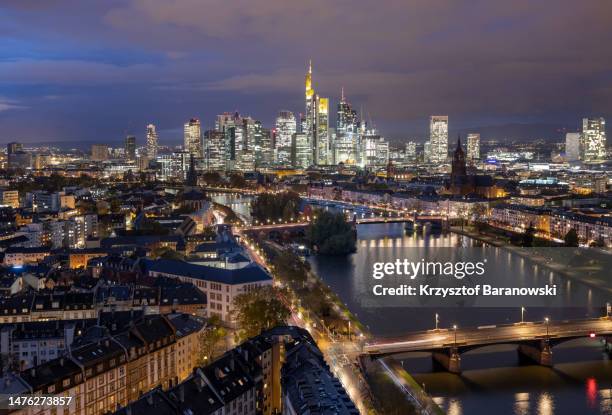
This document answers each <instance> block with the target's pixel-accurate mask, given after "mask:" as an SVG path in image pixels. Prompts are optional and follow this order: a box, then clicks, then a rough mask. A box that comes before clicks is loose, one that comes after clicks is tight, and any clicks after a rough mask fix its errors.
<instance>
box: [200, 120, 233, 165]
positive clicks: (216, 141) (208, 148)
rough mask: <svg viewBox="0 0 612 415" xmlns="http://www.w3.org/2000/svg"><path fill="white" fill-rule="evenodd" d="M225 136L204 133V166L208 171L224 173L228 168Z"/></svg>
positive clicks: (216, 132) (208, 132)
mask: <svg viewBox="0 0 612 415" xmlns="http://www.w3.org/2000/svg"><path fill="white" fill-rule="evenodd" d="M225 150H226V149H225V134H224V133H223V132H222V131H216V130H208V131H206V132H205V133H204V144H203V151H204V165H205V168H206V170H208V171H224V170H225V169H226V168H227V158H226V152H225Z"/></svg>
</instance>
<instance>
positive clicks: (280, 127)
mask: <svg viewBox="0 0 612 415" xmlns="http://www.w3.org/2000/svg"><path fill="white" fill-rule="evenodd" d="M275 127H276V130H275V143H274V162H275V163H276V164H281V165H284V166H287V165H289V164H291V146H292V139H293V134H295V133H296V132H297V123H296V121H295V116H294V115H293V113H292V112H291V111H281V112H279V114H278V117H276V123H275Z"/></svg>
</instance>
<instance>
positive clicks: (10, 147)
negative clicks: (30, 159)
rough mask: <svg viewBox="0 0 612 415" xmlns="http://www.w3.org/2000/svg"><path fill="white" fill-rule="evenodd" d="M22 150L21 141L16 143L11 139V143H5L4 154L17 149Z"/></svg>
mask: <svg viewBox="0 0 612 415" xmlns="http://www.w3.org/2000/svg"><path fill="white" fill-rule="evenodd" d="M21 150H23V145H22V144H21V143H17V142H15V141H13V142H12V143H8V144H7V145H6V154H13V153H17V152H18V151H21Z"/></svg>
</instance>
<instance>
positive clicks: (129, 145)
mask: <svg viewBox="0 0 612 415" xmlns="http://www.w3.org/2000/svg"><path fill="white" fill-rule="evenodd" d="M125 158H126V159H128V160H136V137H135V136H133V135H128V136H127V137H125Z"/></svg>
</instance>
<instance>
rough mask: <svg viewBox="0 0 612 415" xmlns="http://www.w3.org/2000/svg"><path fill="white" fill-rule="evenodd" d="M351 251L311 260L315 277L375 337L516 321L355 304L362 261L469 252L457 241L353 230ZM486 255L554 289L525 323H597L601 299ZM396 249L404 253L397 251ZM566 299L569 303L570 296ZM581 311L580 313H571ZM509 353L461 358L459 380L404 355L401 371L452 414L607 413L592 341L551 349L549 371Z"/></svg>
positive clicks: (509, 313) (601, 358)
mask: <svg viewBox="0 0 612 415" xmlns="http://www.w3.org/2000/svg"><path fill="white" fill-rule="evenodd" d="M357 233H358V249H357V252H356V253H355V254H352V255H349V256H347V257H342V258H334V257H323V256H318V257H312V258H311V259H310V260H311V263H312V265H313V269H314V271H315V272H316V273H317V274H318V275H319V276H320V277H321V278H322V279H323V280H324V281H325V282H326V283H327V284H329V286H330V287H331V288H332V289H333V290H334V291H335V292H337V293H338V294H339V295H340V297H341V298H342V300H343V301H344V302H345V303H346V304H347V306H348V307H349V308H350V309H351V311H352V312H353V313H355V314H356V315H357V316H358V318H359V319H360V320H361V321H362V322H363V323H364V324H366V325H367V326H368V327H369V329H370V331H371V332H372V333H373V334H374V335H380V336H386V335H399V334H402V333H404V332H409V331H417V330H425V329H431V328H433V327H434V324H435V323H434V321H435V313H436V312H438V313H439V320H440V323H439V324H440V327H450V326H452V325H453V324H458V325H459V326H462V327H470V326H480V325H489V324H501V323H510V322H516V321H520V318H521V311H520V307H521V306H520V305H518V304H517V306H516V307H505V308H499V307H494V308H482V307H480V308H475V307H464V308H448V307H447V308H440V309H434V308H432V307H429V308H424V307H418V308H408V307H372V306H366V305H364V303H363V301H362V300H363V298H360V296H361V295H362V292H361V290H360V288H361V287H362V285H361V284H362V282H363V278H371V276H370V275H369V272H368V271H366V269H368V268H369V267H368V262H369V261H371V260H372V258H373V257H376V254H377V253H379V252H382V251H384V255H387V256H388V255H389V252H391V253H397V254H399V253H400V252H406V251H405V248H408V247H412V248H415V249H416V248H423V247H431V248H443V247H451V248H452V247H459V246H463V247H465V246H472V245H474V244H475V241H473V240H472V239H470V238H467V237H463V236H460V235H456V234H446V235H439V236H422V235H411V236H408V235H406V234H405V232H404V229H403V225H402V224H397V223H396V224H389V223H387V224H368V225H358V232H357ZM489 249H493V250H495V251H494V252H495V254H494V255H489V257H490V261H495V263H496V264H495V265H496V266H497V267H498V268H497V269H501V270H505V271H503V272H505V273H507V277H508V278H510V277H516V276H517V275H518V276H519V277H520V278H526V279H529V280H542V281H550V282H554V283H555V284H557V285H558V286H559V287H560V288H561V295H560V296H559V301H561V303H560V304H559V303H556V304H555V305H554V306H553V307H538V308H528V309H527V310H526V311H525V320H532V321H541V320H542V319H543V318H544V317H545V316H547V317H550V318H551V319H553V320H555V319H556V320H560V319H571V318H584V317H596V316H600V315H601V313H602V306H603V304H604V303H605V301H606V299H608V298H607V294H605V293H602V292H600V291H598V290H596V289H593V288H590V287H587V286H585V285H582V284H580V283H578V282H576V281H570V280H567V279H566V278H564V277H563V276H560V275H557V274H555V273H552V272H550V271H549V270H547V269H544V268H543V267H541V266H540V267H537V266H535V265H534V264H532V263H531V262H529V261H528V260H526V259H523V258H521V257H519V256H517V255H514V254H510V253H508V252H507V251H504V250H503V249H502V248H489ZM402 250H403V251H402ZM569 294H571V296H570V295H569ZM576 304H581V306H579V307H578V306H576ZM515 349H516V348H515V347H513V346H492V347H487V348H483V349H478V350H475V351H472V352H468V353H466V354H464V355H462V363H461V364H462V369H463V373H462V374H461V375H460V376H458V375H452V374H449V373H446V372H441V371H435V370H434V368H433V365H432V360H431V357H430V356H429V355H428V354H421V355H416V354H415V355H411V356H410V357H408V356H405V357H404V359H403V360H402V363H403V365H404V367H405V368H406V369H407V370H408V371H409V372H410V373H411V374H412V375H413V376H414V377H415V379H416V380H417V381H418V382H419V383H421V384H423V385H424V387H425V389H426V390H427V391H428V392H429V393H430V394H431V395H432V396H433V397H434V399H435V400H436V402H438V403H439V405H440V406H441V407H442V408H443V409H444V410H446V411H447V413H448V414H451V415H481V414H482V415H484V414H492V413H494V414H496V415H502V414H512V415H528V414H534V415H535V414H537V415H553V414H554V415H565V414H568V415H574V414H612V362H610V360H609V357H608V355H607V354H606V353H605V352H604V350H603V347H602V343H601V341H600V340H599V339H597V338H596V339H592V340H591V339H585V340H575V341H572V342H568V343H567V344H563V345H560V346H557V347H555V349H554V362H555V365H554V367H553V368H545V367H541V366H536V365H521V364H520V363H519V361H518V355H517V353H516V350H515Z"/></svg>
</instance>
